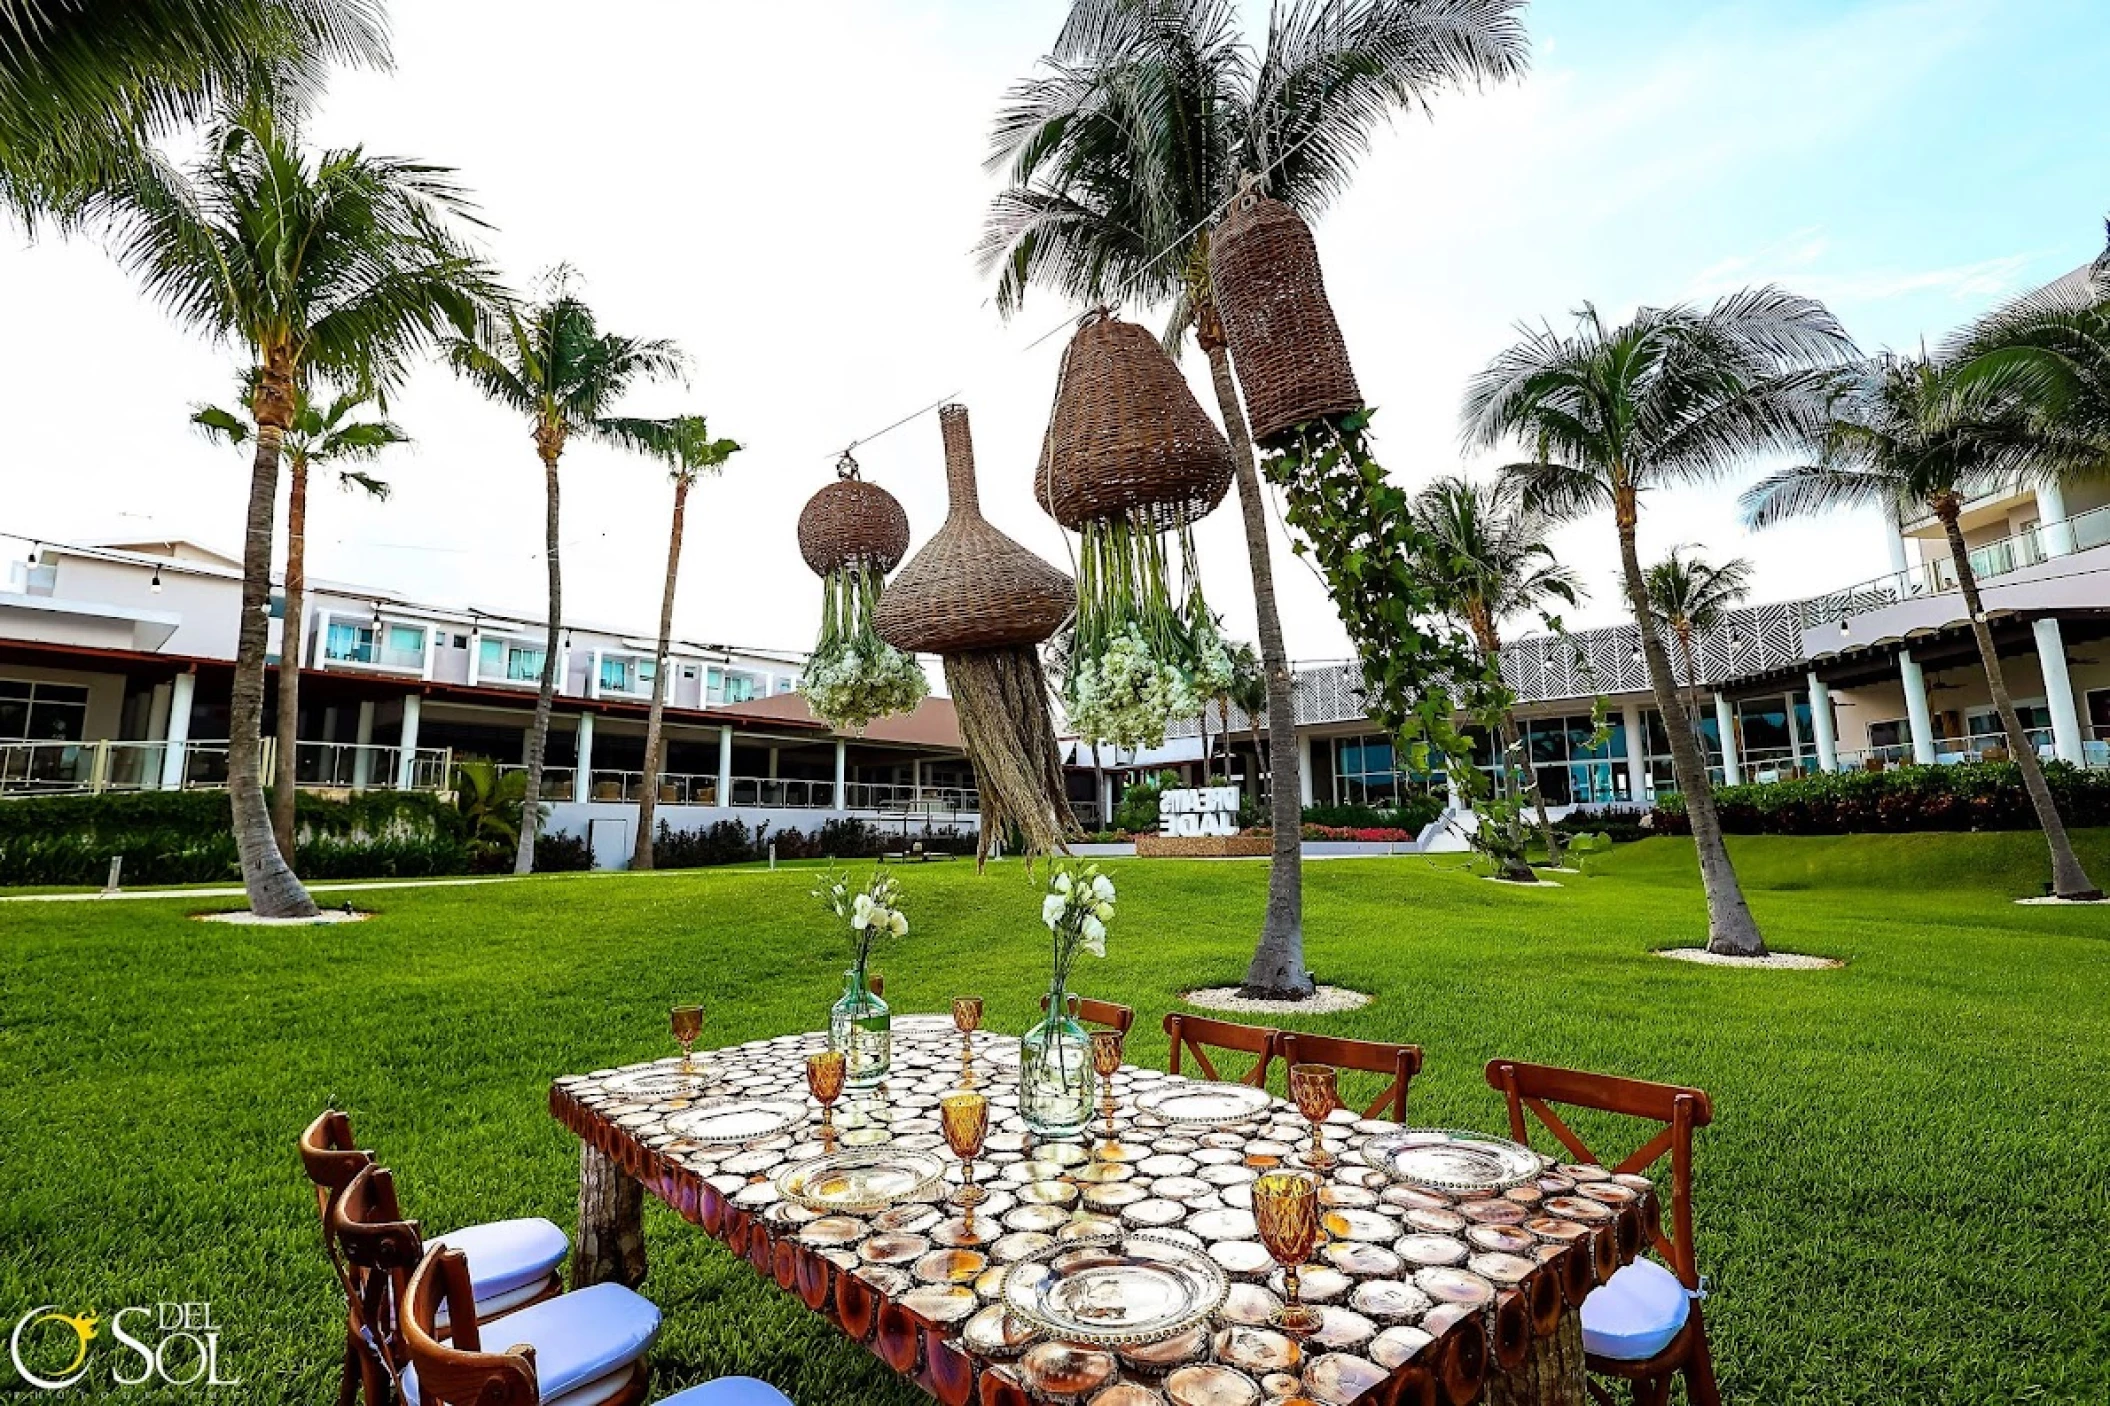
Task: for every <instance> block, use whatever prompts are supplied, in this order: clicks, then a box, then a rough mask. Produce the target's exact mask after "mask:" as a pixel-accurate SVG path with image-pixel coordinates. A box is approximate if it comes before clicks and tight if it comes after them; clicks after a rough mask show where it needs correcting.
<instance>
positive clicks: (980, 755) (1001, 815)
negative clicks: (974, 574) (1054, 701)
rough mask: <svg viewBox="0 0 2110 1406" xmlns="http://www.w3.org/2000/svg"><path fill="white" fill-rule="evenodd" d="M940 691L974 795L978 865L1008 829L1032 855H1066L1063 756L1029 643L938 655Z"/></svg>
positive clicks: (1070, 828)
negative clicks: (968, 765)
mask: <svg viewBox="0 0 2110 1406" xmlns="http://www.w3.org/2000/svg"><path fill="white" fill-rule="evenodd" d="M945 686H946V689H947V691H949V692H950V693H951V694H952V700H953V706H954V707H955V708H956V709H957V710H958V711H959V715H960V742H961V745H962V746H963V747H964V748H965V749H966V751H967V758H968V760H969V761H970V762H972V763H973V764H974V778H975V785H976V786H977V787H979V788H980V790H981V815H982V829H981V835H980V838H979V840H978V842H977V844H976V846H975V864H976V866H977V867H979V866H981V865H983V864H986V863H988V861H989V852H990V848H991V846H992V845H993V844H994V843H995V842H996V841H997V840H999V839H1001V838H1002V837H1003V836H1004V835H1005V834H1006V833H1007V832H1009V831H1013V830H1015V831H1017V832H1018V834H1019V836H1020V838H1021V839H1022V840H1023V841H1024V843H1025V852H1026V861H1027V867H1028V869H1029V870H1030V869H1031V866H1032V861H1033V858H1034V856H1036V855H1041V854H1066V853H1068V852H1069V840H1070V837H1071V835H1073V834H1075V833H1076V822H1075V821H1074V820H1073V819H1072V818H1071V816H1070V806H1069V800H1068V799H1067V797H1066V795H1065V793H1064V790H1063V777H1062V753H1061V751H1060V749H1059V748H1058V747H1057V745H1056V742H1055V720H1054V717H1053V715H1052V714H1051V713H1050V711H1049V708H1048V697H1049V695H1048V680H1047V675H1046V674H1045V673H1044V672H1043V671H1042V669H1041V664H1040V654H1039V652H1038V651H1037V650H1035V649H1034V648H1033V647H1032V646H1031V645H1011V646H1008V647H1006V648H1002V649H978V650H974V651H972V652H969V653H965V654H948V655H946V656H945Z"/></svg>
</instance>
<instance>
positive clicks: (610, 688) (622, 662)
mask: <svg viewBox="0 0 2110 1406" xmlns="http://www.w3.org/2000/svg"><path fill="white" fill-rule="evenodd" d="M654 677H655V671H654V669H653V666H652V661H651V660H649V659H637V658H633V657H631V656H628V655H620V654H617V655H605V656H603V657H602V659H601V690H602V692H604V693H644V692H647V691H648V690H650V689H651V687H652V680H653V678H654Z"/></svg>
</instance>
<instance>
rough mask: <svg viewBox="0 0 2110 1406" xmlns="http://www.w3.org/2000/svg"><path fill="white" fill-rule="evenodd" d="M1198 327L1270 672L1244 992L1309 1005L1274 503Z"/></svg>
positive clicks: (1232, 386) (1297, 790)
mask: <svg viewBox="0 0 2110 1406" xmlns="http://www.w3.org/2000/svg"><path fill="white" fill-rule="evenodd" d="M1196 326H1197V328H1198V329H1199V333H1200V335H1199V336H1198V338H1197V340H1199V341H1200V343H1201V347H1202V351H1203V352H1204V353H1205V354H1206V355H1207V356H1208V358H1209V380H1210V382H1211V384H1213V385H1214V386H1215V388H1216V407H1217V410H1218V411H1219V412H1220V413H1221V414H1222V415H1223V422H1224V430H1225V432H1226V433H1227V434H1228V435H1229V436H1230V440H1231V462H1232V464H1233V466H1234V467H1235V468H1236V469H1237V472H1238V507H1239V511H1240V514H1241V515H1242V516H1243V518H1244V519H1245V550H1246V560H1247V562H1248V563H1249V564H1250V565H1251V567H1252V571H1253V613H1254V615H1255V616H1256V617H1257V619H1258V623H1259V627H1260V629H1259V634H1260V664H1261V668H1262V670H1263V671H1264V672H1265V673H1266V674H1267V728H1268V746H1269V750H1270V752H1271V754H1272V755H1271V759H1270V765H1269V770H1268V816H1269V819H1270V821H1271V822H1272V824H1273V825H1274V828H1275V845H1274V849H1275V853H1274V860H1273V862H1272V863H1270V864H1269V865H1268V876H1267V917H1266V920H1265V921H1264V923H1263V925H1262V927H1261V930H1260V946H1259V947H1258V948H1257V949H1255V950H1254V952H1253V960H1252V962H1251V964H1250V965H1248V966H1247V968H1246V974H1245V989H1246V990H1247V991H1249V992H1252V993H1254V994H1256V995H1262V996H1269V997H1274V998H1276V999H1294V1000H1303V999H1305V998H1306V997H1309V996H1311V995H1312V994H1314V992H1315V991H1316V990H1317V987H1315V986H1314V985H1313V983H1312V979H1311V973H1310V972H1308V971H1306V970H1305V969H1304V870H1303V864H1304V805H1303V786H1302V784H1301V782H1300V778H1299V776H1298V774H1297V695H1296V685H1295V683H1294V682H1293V680H1292V679H1291V677H1290V671H1289V655H1288V653H1287V651H1286V650H1285V649H1284V648H1283V644H1282V617H1281V615H1280V614H1279V613H1278V612H1277V611H1276V609H1275V571H1274V566H1273V564H1272V563H1271V562H1270V560H1269V558H1268V542H1267V505H1266V503H1265V501H1264V500H1263V499H1262V498H1261V496H1260V493H1261V489H1260V476H1259V474H1258V473H1256V472H1255V471H1254V468H1253V432H1252V430H1251V429H1250V428H1248V427H1247V425H1246V419H1245V410H1244V407H1242V406H1241V405H1240V404H1239V402H1238V385H1237V383H1236V382H1235V381H1233V380H1232V379H1231V355H1230V352H1229V351H1227V350H1226V349H1225V346H1224V340H1223V329H1222V326H1221V324H1220V323H1219V322H1218V320H1217V316H1216V309H1215V308H1214V306H1213V305H1205V306H1204V307H1202V309H1201V311H1200V314H1199V316H1198V317H1197V321H1196Z"/></svg>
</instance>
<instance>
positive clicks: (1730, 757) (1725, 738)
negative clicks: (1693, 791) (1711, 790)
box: [1714, 693, 1744, 786]
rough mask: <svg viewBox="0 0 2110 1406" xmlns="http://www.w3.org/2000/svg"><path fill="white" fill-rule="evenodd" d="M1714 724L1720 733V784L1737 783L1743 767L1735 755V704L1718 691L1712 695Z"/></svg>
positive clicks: (1742, 776)
mask: <svg viewBox="0 0 2110 1406" xmlns="http://www.w3.org/2000/svg"><path fill="white" fill-rule="evenodd" d="M1714 726H1715V730H1716V731H1717V732H1719V733H1721V734H1722V784H1723V785H1725V786H1735V785H1738V784H1740V783H1741V782H1742V781H1743V779H1744V769H1743V767H1742V765H1740V764H1739V763H1738V761H1737V756H1736V705H1735V704H1733V703H1731V702H1730V701H1729V700H1728V698H1726V697H1725V696H1723V695H1722V694H1719V693H1717V694H1716V695H1715V696H1714Z"/></svg>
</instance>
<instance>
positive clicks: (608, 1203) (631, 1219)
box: [571, 1141, 645, 1289]
mask: <svg viewBox="0 0 2110 1406" xmlns="http://www.w3.org/2000/svg"><path fill="white" fill-rule="evenodd" d="M610 1280H613V1281H614V1282H615V1283H618V1284H621V1285H622V1286H623V1287H624V1288H626V1289H635V1288H636V1287H637V1286H638V1285H640V1284H642V1283H644V1282H645V1188H644V1187H642V1186H640V1185H639V1184H638V1183H637V1182H635V1181H633V1180H631V1179H630V1178H629V1177H626V1176H624V1175H623V1169H622V1167H621V1166H620V1165H618V1164H617V1163H616V1161H615V1159H614V1158H612V1157H610V1156H608V1155H607V1154H606V1153H604V1152H602V1151H601V1150H600V1149H599V1148H597V1147H595V1146H594V1145H593V1144H592V1143H590V1142H585V1141H581V1142H580V1144H579V1230H578V1235H577V1236H576V1238H575V1239H574V1242H573V1244H572V1247H571V1286H572V1287H573V1288H574V1289H583V1288H585V1287H586V1286H587V1285H589V1284H603V1283H607V1282H609V1281H610Z"/></svg>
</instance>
